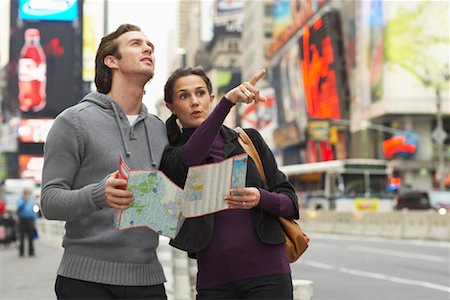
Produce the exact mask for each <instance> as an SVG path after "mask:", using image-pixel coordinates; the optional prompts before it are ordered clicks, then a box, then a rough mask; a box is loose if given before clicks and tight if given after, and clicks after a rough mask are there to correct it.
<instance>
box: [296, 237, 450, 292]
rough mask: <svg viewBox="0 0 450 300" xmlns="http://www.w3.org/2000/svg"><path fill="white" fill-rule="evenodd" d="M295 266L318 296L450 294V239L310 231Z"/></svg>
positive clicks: (299, 277)
mask: <svg viewBox="0 0 450 300" xmlns="http://www.w3.org/2000/svg"><path fill="white" fill-rule="evenodd" d="M310 237H311V240H310V243H309V249H308V250H307V252H306V253H305V254H304V255H303V256H302V257H301V258H300V260H299V261H297V262H296V263H294V264H292V265H291V268H292V273H293V278H294V279H308V280H312V281H313V282H314V299H319V300H326V299H333V300H344V299H345V300H349V299H355V300H379V299H383V300H391V299H398V300H411V299H420V300H423V299H433V300H441V299H442V300H444V299H449V296H450V294H449V293H450V288H449V286H450V284H449V278H450V277H449V254H450V253H449V249H450V248H449V247H450V244H449V243H445V242H433V241H408V240H390V239H381V238H367V237H350V236H338V235H325V234H311V235H310Z"/></svg>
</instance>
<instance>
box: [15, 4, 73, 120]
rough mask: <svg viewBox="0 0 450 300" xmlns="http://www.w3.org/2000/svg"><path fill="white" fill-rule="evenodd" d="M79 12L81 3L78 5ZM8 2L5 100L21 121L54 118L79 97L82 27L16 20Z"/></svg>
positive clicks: (68, 23)
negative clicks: (8, 48)
mask: <svg viewBox="0 0 450 300" xmlns="http://www.w3.org/2000/svg"><path fill="white" fill-rule="evenodd" d="M77 8H78V11H80V10H81V2H78V6H77ZM18 9H19V1H18V0H13V1H11V35H10V59H9V66H8V67H9V71H10V72H8V73H7V75H6V76H7V80H8V95H9V97H8V99H6V101H14V102H16V104H10V105H7V107H8V106H10V107H16V108H18V111H17V112H13V113H15V114H20V115H21V116H22V117H23V118H55V117H56V115H58V114H59V113H60V112H61V111H62V110H64V109H65V108H67V107H69V106H71V105H73V104H75V103H77V102H78V101H79V100H80V97H81V93H82V88H81V87H82V78H81V71H82V55H81V54H82V39H81V38H82V34H81V32H82V31H81V25H80V24H81V23H76V24H78V25H76V24H74V23H72V22H63V21H52V22H50V21H34V20H33V21H28V20H22V19H20V18H19V19H18V18H17V16H18Z"/></svg>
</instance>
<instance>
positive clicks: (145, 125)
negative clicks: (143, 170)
mask: <svg viewBox="0 0 450 300" xmlns="http://www.w3.org/2000/svg"><path fill="white" fill-rule="evenodd" d="M144 127H145V135H146V136H147V144H148V149H149V151H150V160H151V161H152V167H153V168H156V162H155V161H154V160H153V150H152V143H151V142H150V133H149V132H148V128H147V123H146V122H145V120H144Z"/></svg>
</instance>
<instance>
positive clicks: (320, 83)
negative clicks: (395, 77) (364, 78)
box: [299, 11, 349, 119]
mask: <svg viewBox="0 0 450 300" xmlns="http://www.w3.org/2000/svg"><path fill="white" fill-rule="evenodd" d="M339 35H340V22H339V14H338V12H336V11H332V12H328V13H326V14H325V15H323V16H322V17H319V18H317V19H316V20H315V21H314V23H312V25H306V26H304V27H303V35H302V37H301V38H300V40H299V43H300V47H301V62H302V69H303V83H304V88H305V95H306V110H307V113H308V117H309V118H313V119H342V118H345V116H343V112H348V108H347V107H348V105H349V99H348V88H347V78H346V73H345V60H344V56H343V50H342V49H343V45H342V39H341V37H340V36H339Z"/></svg>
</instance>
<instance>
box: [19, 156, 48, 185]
mask: <svg viewBox="0 0 450 300" xmlns="http://www.w3.org/2000/svg"><path fill="white" fill-rule="evenodd" d="M43 166H44V157H43V156H35V155H25V154H21V155H19V177H20V178H29V179H33V180H34V181H35V182H36V183H41V182H42V167H43Z"/></svg>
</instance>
